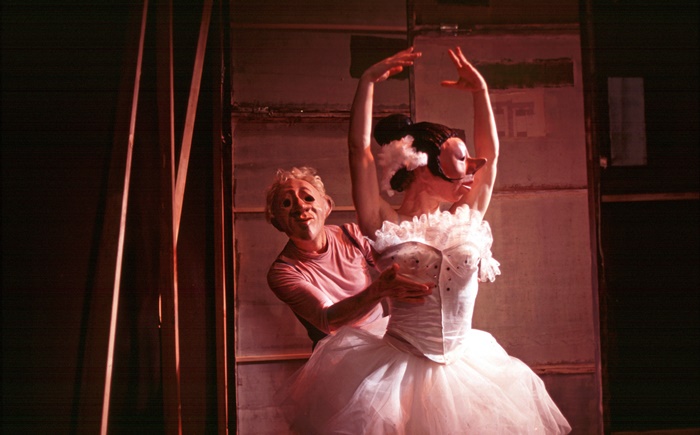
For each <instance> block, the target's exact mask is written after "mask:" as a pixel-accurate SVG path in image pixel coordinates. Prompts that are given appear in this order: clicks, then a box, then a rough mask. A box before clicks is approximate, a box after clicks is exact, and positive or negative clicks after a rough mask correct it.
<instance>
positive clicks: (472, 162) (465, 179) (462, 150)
mask: <svg viewBox="0 0 700 435" xmlns="http://www.w3.org/2000/svg"><path fill="white" fill-rule="evenodd" d="M484 164H486V159H474V158H471V157H469V152H468V151H467V146H466V145H465V144H464V141H462V139H460V138H458V137H452V138H449V139H447V140H446V141H445V142H443V144H442V145H441V146H440V156H439V157H438V165H439V166H440V169H441V171H442V174H443V175H444V176H445V178H447V179H448V180H450V181H452V182H459V183H460V184H465V185H466V184H468V185H470V184H471V183H472V181H473V180H474V174H475V173H476V171H478V170H479V169H480V168H481V167H482V166H484Z"/></svg>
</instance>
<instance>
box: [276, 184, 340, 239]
mask: <svg viewBox="0 0 700 435" xmlns="http://www.w3.org/2000/svg"><path fill="white" fill-rule="evenodd" d="M330 212H331V201H330V199H329V198H328V197H326V196H324V195H323V194H322V193H321V192H319V191H318V190H317V189H316V188H315V187H314V186H313V185H312V184H310V183H308V182H306V181H304V180H298V179H292V180H289V181H287V182H286V183H285V185H284V186H283V187H281V188H280V190H279V193H277V195H276V197H275V200H274V203H273V205H272V213H273V216H274V219H273V221H272V223H273V225H274V226H275V227H276V228H277V229H278V230H280V231H283V232H284V233H285V234H287V236H288V237H289V238H290V239H292V241H310V240H317V239H318V238H320V237H323V234H324V233H323V227H324V225H325V223H326V218H327V217H328V215H329V214H330Z"/></svg>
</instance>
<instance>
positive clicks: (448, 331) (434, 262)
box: [373, 206, 500, 364]
mask: <svg viewBox="0 0 700 435" xmlns="http://www.w3.org/2000/svg"><path fill="white" fill-rule="evenodd" d="M491 243H492V237H491V230H490V228H489V225H488V223H487V222H485V221H482V220H481V215H480V214H479V213H478V212H476V211H471V210H469V208H468V207H466V206H464V207H462V208H460V209H458V210H457V212H456V213H455V214H450V213H448V212H436V213H434V214H430V215H423V216H421V217H420V218H414V219H413V220H412V221H405V222H402V223H401V224H399V225H397V224H393V223H390V222H385V223H384V225H383V226H382V229H381V230H379V231H377V234H376V240H375V241H374V242H373V246H374V247H375V249H376V250H377V251H378V252H379V253H380V257H379V261H378V263H379V266H380V268H381V269H385V268H387V267H389V266H390V265H391V264H392V263H397V264H398V265H399V267H400V269H399V273H401V274H403V275H406V276H409V277H411V278H412V279H413V280H415V281H419V282H430V283H433V284H434V285H435V286H434V287H433V293H432V295H430V296H429V297H428V298H427V300H426V302H425V303H424V304H422V305H416V304H409V303H402V302H400V301H397V300H392V301H391V318H390V319H389V325H388V327H387V335H388V336H390V337H393V338H396V339H398V340H399V341H400V342H403V343H406V344H408V345H409V346H410V348H412V349H410V350H411V351H413V352H415V351H417V352H418V353H420V354H422V355H424V356H426V357H427V358H429V359H431V360H433V361H435V362H438V363H442V364H449V363H450V362H451V361H452V360H453V359H454V358H456V357H457V356H458V355H459V353H460V352H459V351H460V346H461V345H462V344H463V342H464V340H463V338H464V336H465V335H466V334H467V333H468V332H469V330H470V329H471V322H472V314H473V312H474V303H475V301H476V295H477V292H478V281H479V279H481V280H482V281H484V280H490V281H493V279H494V278H495V276H496V275H498V274H499V273H500V271H499V270H498V262H496V261H495V260H494V259H493V258H491Z"/></svg>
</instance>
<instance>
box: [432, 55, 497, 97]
mask: <svg viewBox="0 0 700 435" xmlns="http://www.w3.org/2000/svg"><path fill="white" fill-rule="evenodd" d="M448 51H449V53H450V57H451V58H452V63H454V64H455V67H457V73H458V74H459V79H457V80H456V81H450V80H444V81H442V82H441V83H440V84H441V85H442V86H444V87H447V88H456V89H462V90H465V91H472V92H475V91H481V90H486V89H487V86H486V80H484V78H483V77H482V76H481V74H479V71H477V70H476V68H474V66H473V65H472V64H471V63H469V61H468V60H467V58H466V57H465V56H464V53H462V49H461V48H459V47H457V48H456V49H454V50H448Z"/></svg>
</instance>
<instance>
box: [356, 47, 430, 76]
mask: <svg viewBox="0 0 700 435" xmlns="http://www.w3.org/2000/svg"><path fill="white" fill-rule="evenodd" d="M420 56H421V53H420V52H416V51H413V47H409V48H407V49H406V50H403V51H399V52H398V53H396V54H395V55H393V56H391V57H387V58H386V59H384V60H382V61H380V62H377V63H375V64H374V65H372V66H371V67H369V68H367V70H366V71H365V72H364V73H363V74H362V78H363V79H367V80H369V81H371V82H374V83H379V82H381V81H384V80H386V79H388V78H389V77H391V76H393V75H394V74H398V73H400V72H401V71H403V69H404V68H405V67H408V66H411V65H413V61H414V60H416V59H417V58H419V57H420Z"/></svg>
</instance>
